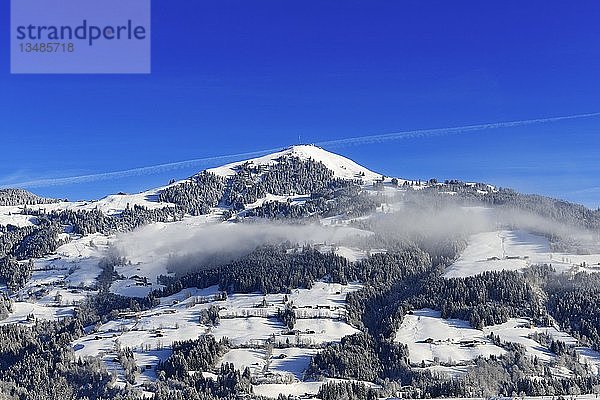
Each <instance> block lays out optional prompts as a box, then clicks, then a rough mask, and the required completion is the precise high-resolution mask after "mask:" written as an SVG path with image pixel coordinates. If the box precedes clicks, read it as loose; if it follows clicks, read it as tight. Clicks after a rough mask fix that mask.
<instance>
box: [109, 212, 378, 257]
mask: <svg viewBox="0 0 600 400" xmlns="http://www.w3.org/2000/svg"><path fill="white" fill-rule="evenodd" d="M369 234H370V233H369V232H366V231H361V230H359V229H354V228H349V227H324V226H320V225H317V224H310V225H300V224H282V223H262V222H260V223H258V222H257V223H245V224H235V223H221V224H211V223H205V224H198V225H190V224H189V222H188V221H185V220H184V221H181V222H175V223H166V224H165V223H155V224H150V225H147V226H144V227H142V228H139V229H137V230H135V231H133V232H130V233H126V234H122V235H119V237H118V240H117V241H116V243H115V245H114V249H115V250H116V252H117V254H118V255H120V256H124V257H126V258H127V260H130V261H131V262H132V263H138V262H141V263H156V262H159V263H163V264H166V263H167V260H168V259H169V258H171V260H170V262H169V263H170V264H171V265H173V258H177V259H179V260H185V262H186V263H188V264H189V263H192V262H193V263H194V264H196V265H199V264H202V263H212V262H215V261H228V260H232V259H235V258H238V257H241V256H244V255H245V254H248V253H250V252H251V251H252V250H254V249H256V248H257V247H259V246H263V245H267V244H279V243H283V242H288V241H289V242H291V243H295V244H299V245H303V244H316V243H341V242H343V241H344V240H345V239H346V238H349V237H356V236H365V235H369Z"/></svg>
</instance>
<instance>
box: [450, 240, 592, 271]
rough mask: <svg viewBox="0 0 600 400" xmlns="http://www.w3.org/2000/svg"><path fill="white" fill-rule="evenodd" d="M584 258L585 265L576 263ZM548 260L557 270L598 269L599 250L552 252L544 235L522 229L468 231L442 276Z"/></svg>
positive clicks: (522, 265) (540, 262)
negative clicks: (463, 246)
mask: <svg viewBox="0 0 600 400" xmlns="http://www.w3.org/2000/svg"><path fill="white" fill-rule="evenodd" d="M583 262H585V263H586V264H587V265H588V267H579V265H580V264H581V263H583ZM543 263H547V264H552V266H553V267H555V268H556V270H557V271H559V272H564V271H567V270H570V269H572V268H575V269H580V270H586V271H588V272H598V271H600V254H592V255H573V254H563V253H553V252H552V251H551V250H550V244H549V242H548V239H547V238H545V237H543V236H540V235H536V234H533V233H530V232H527V231H524V230H498V231H492V232H482V233H477V234H474V235H472V236H471V237H470V238H469V244H468V246H467V248H466V249H465V250H464V252H463V253H462V254H461V256H460V258H459V259H458V260H457V261H456V262H455V263H454V264H452V265H451V266H450V267H448V269H447V270H446V273H445V277H446V278H457V277H466V276H473V275H477V274H480V273H482V272H485V271H497V270H521V269H523V268H526V267H527V266H529V265H531V264H543Z"/></svg>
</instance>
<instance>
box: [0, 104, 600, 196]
mask: <svg viewBox="0 0 600 400" xmlns="http://www.w3.org/2000/svg"><path fill="white" fill-rule="evenodd" d="M598 116H600V112H594V113H587V114H574V115H565V116H559V117H549V118H537V119H525V120H520V121H507V122H493V123H488V124H479V125H465V126H456V127H450V128H434V129H418V130H412V131H401V132H394V133H386V134H381V135H366V136H358V137H351V138H344V139H335V140H327V141H322V142H317V143H314V144H315V145H317V146H320V147H344V146H355V145H361V144H369V143H381V142H387V141H392V140H403V139H413V138H425V137H435V136H448V135H458V134H462V133H470V132H478V131H486V130H492V129H500V128H514V127H522V126H528V125H536V124H546V123H551V122H558V121H565V120H571V119H581V118H590V117H598ZM281 149H282V148H281V147H279V148H273V149H266V150H257V151H251V152H247V153H237V154H228V155H221V156H214V157H205V158H197V159H193V160H186V161H178V162H173V163H166V164H158V165H152V166H147V167H140V168H132V169H127V170H123V171H115V172H103V173H99V174H90V175H80V176H72V177H66V178H48V179H38V180H31V181H26V182H19V183H12V184H4V185H0V188H8V187H13V188H14V187H18V188H39V187H50V186H61V185H71V184H79V183H89V182H97V181H104V180H111V179H121V178H127V177H132V176H143V175H154V174H158V173H161V172H169V171H173V170H177V169H182V168H193V167H201V166H207V165H214V164H215V163H217V162H233V161H237V160H240V159H244V158H247V157H258V156H261V155H265V154H269V153H273V152H276V151H281Z"/></svg>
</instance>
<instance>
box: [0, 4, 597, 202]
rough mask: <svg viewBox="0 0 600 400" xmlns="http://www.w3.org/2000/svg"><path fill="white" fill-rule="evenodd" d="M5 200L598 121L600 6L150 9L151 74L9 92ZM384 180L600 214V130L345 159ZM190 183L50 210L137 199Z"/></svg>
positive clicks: (83, 78)
mask: <svg viewBox="0 0 600 400" xmlns="http://www.w3.org/2000/svg"><path fill="white" fill-rule="evenodd" d="M8 21H9V6H8V1H3V2H2V3H1V5H0V25H1V26H2V27H3V29H2V31H3V34H2V35H1V36H0V40H1V41H0V47H1V48H2V51H0V135H1V138H2V141H1V149H2V152H1V154H2V161H1V162H0V185H6V184H11V183H17V182H23V181H28V180H34V179H40V178H54V177H67V176H76V175H82V174H94V173H103V172H108V171H116V170H123V169H129V168H135V167H143V166H148V165H154V164H160V163H168V162H173V161H180V160H187V159H193V158H201V157H209V156H217V155H222V154H231V153H239V152H247V151H254V150H261V149H268V148H273V147H280V146H286V145H289V144H294V143H296V142H297V140H298V139H297V137H298V134H299V133H300V134H301V135H302V141H303V142H320V141H324V140H331V139H336V138H344V137H351V136H361V135H370V134H382V133H387V132H395V131H402V130H410V129H426V128H438V127H450V126H460V125H468V124H479V123H487V122H497V121H510V120H521V119H531V118H540V117H547V116H556V115H569V114H580V113H588V112H597V111H600V23H599V21H600V2H598V1H578V2H564V1H561V2H559V1H530V2H523V1H502V2H482V1H462V2H449V1H416V0H415V1H401V0H394V1H392V0H390V1H373V0H369V1H366V0H365V1H348V0H344V1H341V0H340V1H323V0H315V1H313V0H304V1H281V0H268V1H267V0H255V1H247V0H237V1H231V0H219V1H204V0H202V1H190V0H170V1H163V0H153V23H152V74H151V75H145V76H134V75H105V76H102V75H59V76H56V75H54V76H52V75H37V76H36V75H10V74H9V66H10V63H9V61H10V60H9V50H8V48H9V34H8ZM333 150H335V151H336V152H338V153H341V154H344V155H346V156H348V157H350V158H353V159H354V160H356V161H358V162H360V163H362V164H364V165H365V166H368V167H369V168H371V169H373V170H376V171H380V172H382V173H385V174H387V175H394V176H400V177H407V178H423V179H427V178H431V177H437V178H438V179H446V178H460V179H464V180H477V181H486V182H490V183H495V184H498V185H501V186H508V187H514V188H516V189H518V190H521V191H525V192H537V193H541V194H547V195H551V196H557V197H562V198H566V199H569V200H572V201H577V202H582V203H584V204H586V205H588V206H590V207H594V208H595V207H598V206H600V164H599V162H598V158H599V157H598V155H599V154H600V118H599V117H595V118H587V119H577V120H569V121H562V122H555V123H548V124H541V125H531V126H526V127H518V128H504V129H497V130H487V131H482V132H479V133H470V134H465V135H457V136H443V137H429V138H414V139H405V140H397V141H389V142H385V143H379V144H368V145H360V146H351V147H344V148H335V149H333ZM193 172H195V171H194V169H193V168H183V169H178V170H172V171H169V172H166V173H159V174H152V175H143V176H133V177H128V178H122V179H113V180H108V181H99V182H94V183H86V184H79V185H66V186H51V187H36V188H34V189H32V190H33V191H34V192H37V193H39V194H42V195H49V196H58V197H68V198H70V199H79V198H98V197H102V196H103V195H105V194H108V193H111V192H117V191H126V192H135V191H140V190H143V189H146V188H149V187H153V186H157V185H160V184H164V183H165V182H166V181H167V180H168V179H169V178H171V177H174V178H180V177H185V176H188V175H190V174H191V173H193Z"/></svg>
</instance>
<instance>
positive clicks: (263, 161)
mask: <svg viewBox="0 0 600 400" xmlns="http://www.w3.org/2000/svg"><path fill="white" fill-rule="evenodd" d="M282 156H296V157H298V158H300V159H301V160H308V159H312V160H314V161H320V162H322V163H323V164H324V165H325V166H326V167H327V168H328V169H330V170H331V171H333V173H334V174H335V176H336V177H337V178H342V179H357V178H361V179H362V180H363V181H365V182H366V183H368V182H372V181H374V180H377V179H380V178H381V174H378V173H376V172H373V171H371V170H369V169H367V168H365V167H363V166H361V165H359V164H357V163H355V162H354V161H352V160H350V159H348V158H346V157H342V156H340V155H338V154H335V153H331V152H329V151H327V150H324V149H322V148H320V147H317V146H313V145H301V146H292V147H289V148H287V149H285V150H282V151H279V152H277V153H272V154H268V155H266V156H263V157H258V158H253V159H251V160H245V161H239V162H234V163H231V164H227V165H224V166H222V167H218V168H211V169H209V170H208V171H210V172H213V173H215V174H217V175H220V176H224V177H227V176H232V175H233V174H235V170H236V168H237V167H238V166H240V165H242V164H244V163H250V164H253V165H272V164H275V163H276V162H277V159H278V158H280V157H282Z"/></svg>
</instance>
